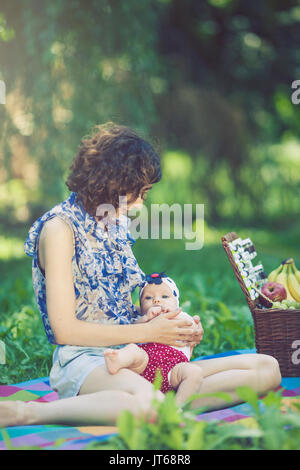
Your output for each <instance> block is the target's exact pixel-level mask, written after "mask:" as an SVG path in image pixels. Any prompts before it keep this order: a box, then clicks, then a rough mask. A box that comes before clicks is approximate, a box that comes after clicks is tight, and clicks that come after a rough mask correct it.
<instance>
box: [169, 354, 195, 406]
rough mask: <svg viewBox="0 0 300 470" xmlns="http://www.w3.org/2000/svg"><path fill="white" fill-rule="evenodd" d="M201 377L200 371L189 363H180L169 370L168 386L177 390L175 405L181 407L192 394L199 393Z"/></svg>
mask: <svg viewBox="0 0 300 470" xmlns="http://www.w3.org/2000/svg"><path fill="white" fill-rule="evenodd" d="M202 382H203V375H202V373H201V369H200V367H198V366H195V365H194V364H193V363H191V362H180V363H179V364H176V366H174V367H173V369H172V370H171V375H170V384H171V385H172V387H173V388H174V389H175V390H177V392H176V403H177V404H178V405H181V404H182V403H184V402H185V401H186V400H187V399H188V398H189V397H190V396H191V395H193V394H194V393H199V390H200V387H201V384H202Z"/></svg>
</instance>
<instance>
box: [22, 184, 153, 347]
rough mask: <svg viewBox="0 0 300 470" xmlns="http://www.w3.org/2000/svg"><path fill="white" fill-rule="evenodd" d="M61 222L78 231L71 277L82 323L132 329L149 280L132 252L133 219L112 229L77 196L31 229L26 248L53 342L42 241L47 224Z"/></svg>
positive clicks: (121, 219) (111, 224) (123, 218)
mask: <svg viewBox="0 0 300 470" xmlns="http://www.w3.org/2000/svg"><path fill="white" fill-rule="evenodd" d="M53 217H60V218H62V219H63V220H64V221H65V222H66V223H67V224H68V225H69V226H70V227H71V229H72V230H73V235H74V236H73V245H74V246H73V258H72V272H73V280H74V290H75V298H76V308H75V315H76V317H77V318H78V319H79V320H85V321H89V322H96V323H106V324H113V323H115V324H129V323H131V322H134V320H135V319H136V318H138V315H139V313H138V310H137V308H136V306H135V305H134V304H133V302H132V299H131V293H132V292H133V291H134V290H135V289H136V287H138V286H139V287H140V286H142V285H143V284H144V280H145V274H144V273H143V271H142V270H141V269H140V268H139V266H138V263H137V261H136V259H135V257H134V255H133V252H132V249H131V247H132V245H133V244H134V243H135V240H134V238H133V237H132V236H131V234H130V232H129V224H130V219H129V217H126V216H124V215H120V216H119V217H118V218H115V219H113V222H112V221H110V222H109V223H108V224H107V230H105V227H104V225H103V223H102V222H97V221H96V219H95V218H94V217H93V216H91V215H90V214H88V213H87V212H86V211H85V209H84V207H83V204H82V202H81V200H80V198H79V197H78V196H77V193H75V192H72V193H71V195H70V196H69V197H68V199H66V200H65V201H63V202H61V203H60V204H58V205H56V206H55V207H54V208H52V209H51V210H49V211H48V212H46V213H45V214H44V215H42V216H41V217H40V218H39V219H37V220H36V221H35V222H34V224H33V225H32V226H31V228H30V230H29V232H28V235H27V239H26V241H25V244H24V250H25V253H26V254H27V255H28V256H31V257H32V258H33V259H32V280H33V289H34V293H35V297H36V301H37V304H38V307H39V310H40V313H41V316H42V320H43V324H44V327H45V331H46V334H47V337H48V340H49V341H50V343H52V344H56V341H55V337H54V334H53V331H52V329H51V326H50V323H49V319H48V313H47V305H46V283H45V281H46V279H45V273H44V272H43V270H42V268H41V266H40V265H39V258H38V241H39V236H40V233H41V230H42V228H43V225H44V223H45V222H46V221H47V220H49V219H51V218H53Z"/></svg>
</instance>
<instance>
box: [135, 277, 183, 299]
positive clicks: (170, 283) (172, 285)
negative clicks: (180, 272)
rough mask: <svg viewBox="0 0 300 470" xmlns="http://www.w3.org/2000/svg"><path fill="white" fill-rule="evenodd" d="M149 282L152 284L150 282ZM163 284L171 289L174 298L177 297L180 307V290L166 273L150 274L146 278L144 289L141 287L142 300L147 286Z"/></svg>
mask: <svg viewBox="0 0 300 470" xmlns="http://www.w3.org/2000/svg"><path fill="white" fill-rule="evenodd" d="M152 279H153V281H152ZM155 279H157V280H158V282H155ZM148 280H149V281H150V282H148ZM151 281H152V282H151ZM159 281H160V282H159ZM162 282H163V283H164V284H166V285H167V286H168V287H170V289H171V291H172V293H173V295H174V297H176V300H177V306H178V307H179V290H178V287H177V286H176V284H175V282H174V281H173V279H171V278H170V277H167V276H166V275H165V274H164V273H153V274H150V275H147V276H146V282H145V284H144V285H143V287H141V289H140V300H141V297H142V293H143V290H144V289H145V287H146V286H148V285H149V284H150V285H151V284H153V285H160V284H161V283H162Z"/></svg>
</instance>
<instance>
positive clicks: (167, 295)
mask: <svg viewBox="0 0 300 470" xmlns="http://www.w3.org/2000/svg"><path fill="white" fill-rule="evenodd" d="M154 306H159V307H163V308H168V309H170V310H171V311H174V310H176V309H177V298H176V297H175V296H174V294H173V292H172V290H171V289H170V287H168V286H167V285H166V284H165V283H164V282H162V283H161V284H148V285H147V286H146V287H145V288H144V290H143V293H142V297H141V310H142V313H143V314H146V313H147V311H148V310H149V308H150V307H154Z"/></svg>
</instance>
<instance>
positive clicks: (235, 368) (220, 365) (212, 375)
mask: <svg viewBox="0 0 300 470" xmlns="http://www.w3.org/2000/svg"><path fill="white" fill-rule="evenodd" d="M193 364H195V365H196V366H198V367H200V368H201V373H202V374H203V377H204V378H203V382H202V384H201V386H200V389H199V393H200V394H201V393H216V392H225V393H227V394H228V395H229V396H230V402H227V401H225V400H223V399H220V398H216V397H207V398H205V397H204V398H199V399H198V400H195V401H194V402H193V407H195V408H197V407H202V406H204V407H208V408H209V409H217V408H222V407H224V406H232V405H234V404H237V403H241V402H242V400H241V398H240V397H239V396H238V394H237V393H236V389H237V387H240V386H249V387H251V388H252V389H253V390H254V391H256V392H257V393H258V394H259V395H262V394H264V393H266V392H268V391H269V390H272V389H274V388H276V387H277V386H279V385H280V382H281V374H280V370H279V365H278V362H277V360H276V359H275V358H273V357H272V356H267V355H265V354H241V355H239V356H229V357H223V358H215V359H206V360H203V361H201V360H200V361H195V362H193Z"/></svg>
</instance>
